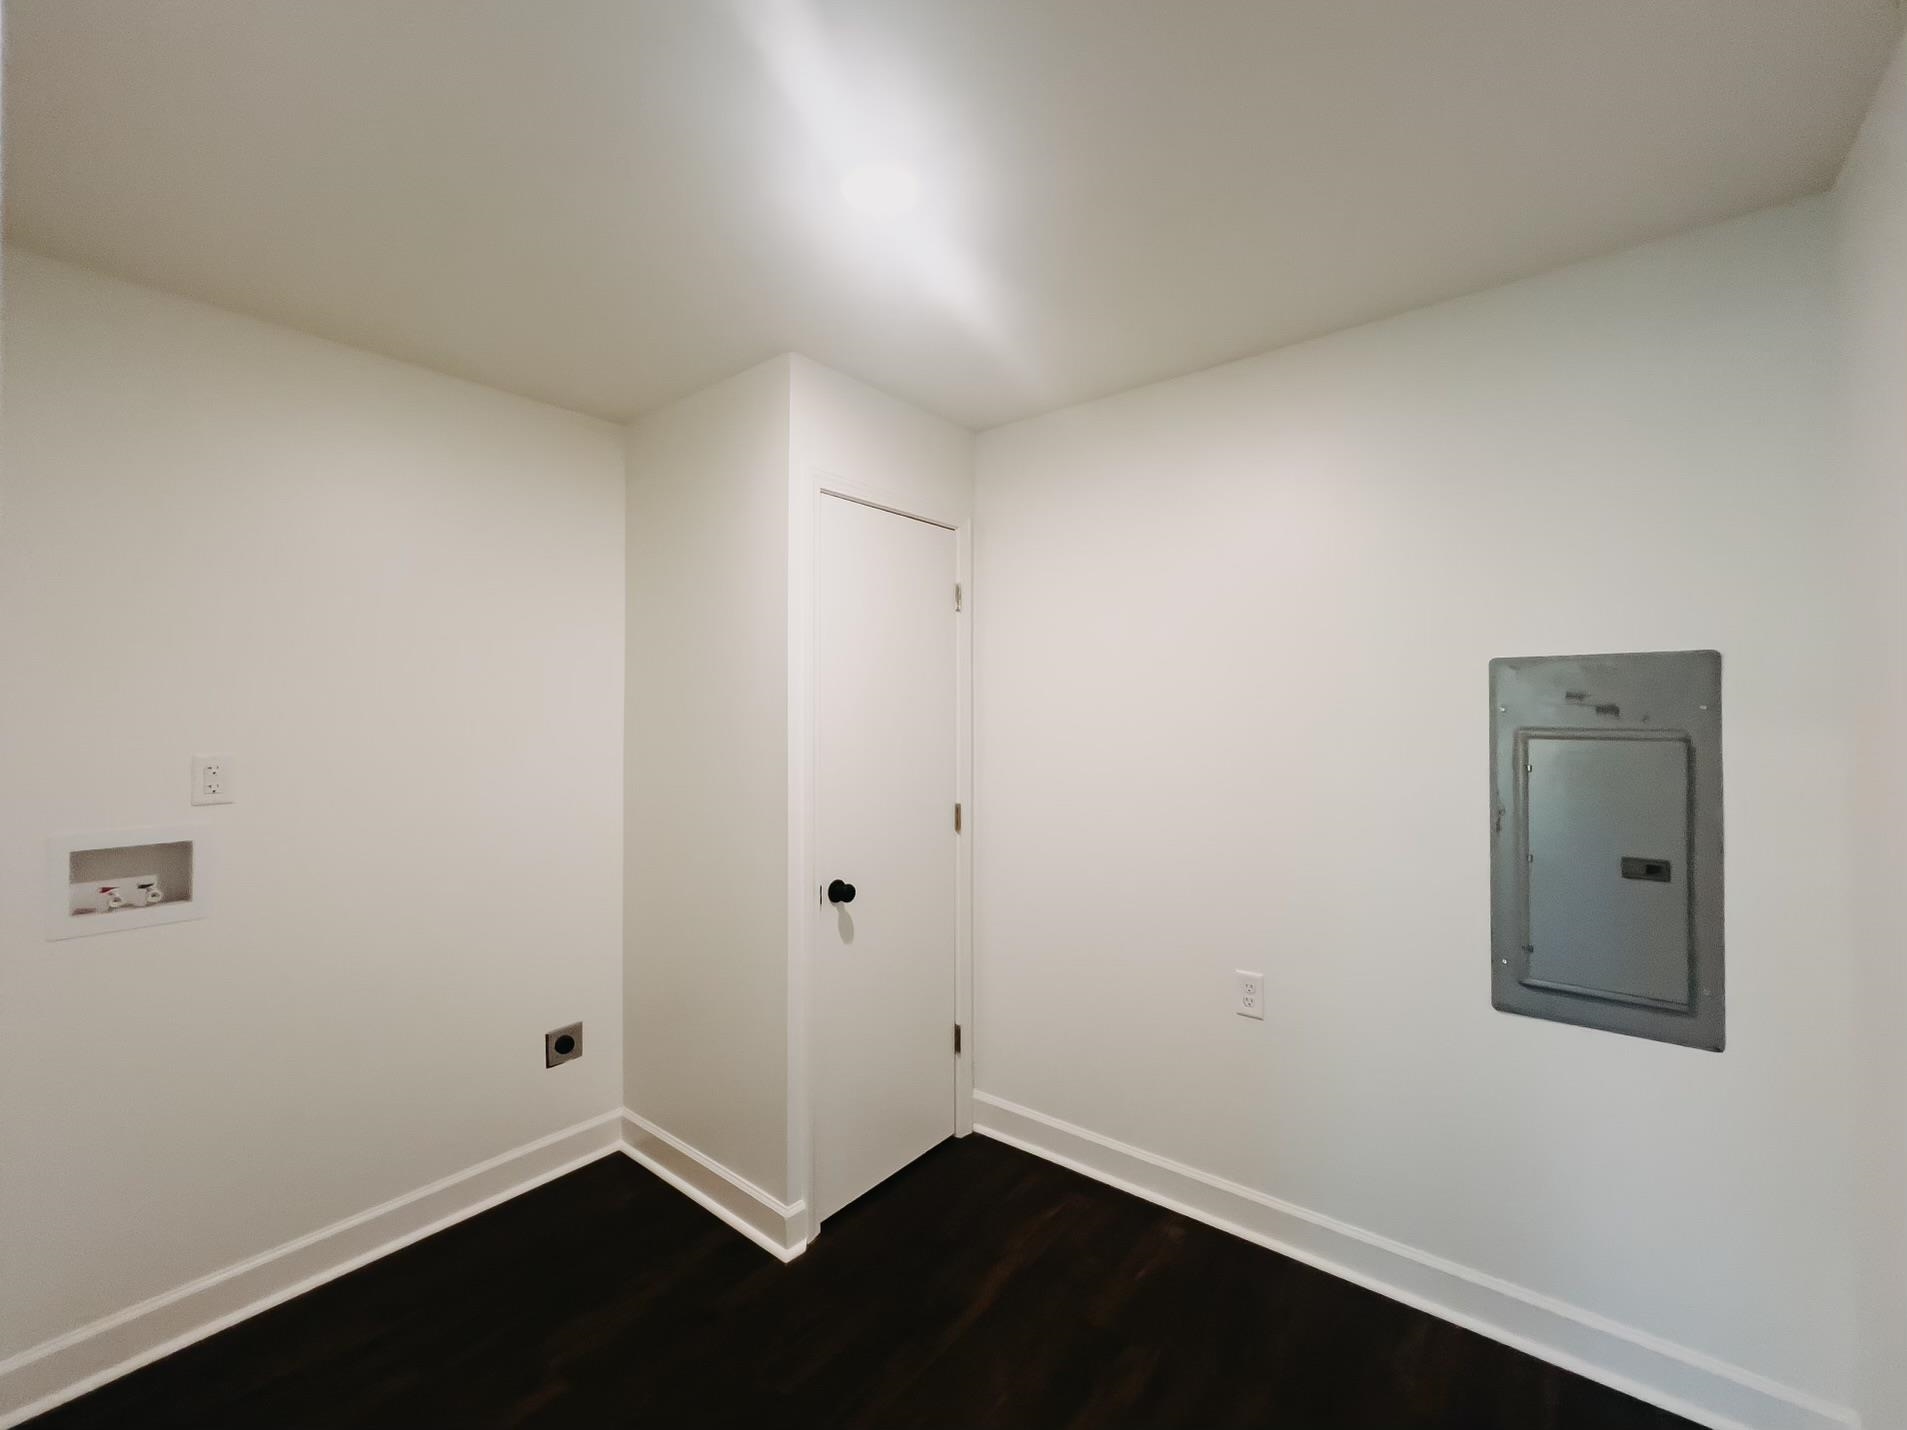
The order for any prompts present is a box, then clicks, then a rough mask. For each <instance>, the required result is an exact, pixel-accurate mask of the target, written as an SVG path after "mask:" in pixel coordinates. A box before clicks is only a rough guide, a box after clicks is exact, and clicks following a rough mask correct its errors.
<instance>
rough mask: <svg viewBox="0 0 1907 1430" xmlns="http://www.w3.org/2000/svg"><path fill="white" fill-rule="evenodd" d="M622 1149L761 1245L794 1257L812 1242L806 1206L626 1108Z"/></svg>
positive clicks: (767, 1249) (781, 1254)
mask: <svg viewBox="0 0 1907 1430" xmlns="http://www.w3.org/2000/svg"><path fill="white" fill-rule="evenodd" d="M621 1116H622V1137H623V1145H622V1150H623V1152H624V1153H626V1154H627V1155H628V1156H629V1157H630V1158H632V1159H633V1160H635V1161H636V1162H638V1163H640V1164H641V1165H642V1166H644V1167H646V1168H648V1170H649V1171H651V1172H654V1173H655V1174H656V1175H657V1176H658V1177H660V1178H662V1180H663V1181H665V1182H667V1183H668V1184H669V1185H670V1186H672V1187H674V1188H675V1189H676V1190H677V1191H678V1192H681V1193H682V1194H683V1195H684V1196H686V1197H689V1198H691V1199H693V1200H694V1201H695V1202H697V1203H698V1204H700V1205H701V1206H702V1208H703V1209H704V1210H706V1211H710V1212H713V1213H714V1214H715V1215H716V1216H718V1217H720V1218H721V1219H722V1220H723V1221H725V1222H727V1223H728V1224H729V1225H730V1226H732V1227H734V1228H735V1230H737V1231H739V1232H740V1233H741V1234H742V1235H743V1236H745V1237H747V1238H748V1239H749V1240H750V1241H752V1242H754V1243H755V1244H756V1245H757V1246H759V1247H761V1248H762V1250H764V1251H766V1252H769V1253H770V1254H771V1255H774V1256H778V1257H780V1258H781V1259H782V1260H783V1261H793V1260H794V1259H795V1258H796V1257H797V1256H799V1255H801V1253H802V1252H803V1251H805V1250H807V1248H808V1241H807V1237H806V1235H805V1230H804V1229H805V1227H806V1225H807V1220H808V1209H807V1207H806V1206H805V1205H804V1204H803V1203H801V1202H793V1203H789V1202H784V1201H782V1200H780V1199H779V1198H778V1197H774V1196H771V1195H770V1194H769V1193H767V1192H765V1191H763V1190H762V1189H761V1188H760V1187H758V1186H756V1185H755V1184H754V1183H753V1182H751V1181H749V1180H748V1178H746V1177H744V1176H742V1175H741V1174H740V1173H739V1172H734V1171H731V1170H730V1169H729V1168H727V1167H724V1166H723V1165H722V1164H721V1163H720V1162H718V1161H716V1160H715V1159H714V1158H713V1157H711V1156H709V1155H708V1154H707V1153H705V1152H702V1151H699V1150H698V1149H697V1148H695V1147H692V1146H690V1145H689V1144H688V1143H687V1142H684V1141H683V1140H682V1139H681V1138H680V1137H677V1136H675V1135H674V1134H673V1133H671V1132H667V1131H664V1130H663V1129H662V1128H660V1127H658V1126H656V1124H655V1123H653V1122H651V1121H649V1119H648V1118H646V1117H642V1116H639V1115H638V1114H636V1113H634V1112H631V1111H630V1110H629V1109H628V1108H626V1107H625V1108H623V1109H622V1114H621Z"/></svg>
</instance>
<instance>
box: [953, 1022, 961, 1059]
mask: <svg viewBox="0 0 1907 1430" xmlns="http://www.w3.org/2000/svg"><path fill="white" fill-rule="evenodd" d="M959 1055H960V1025H959V1024H958V1023H955V1024H954V1056H955V1057H958V1056H959Z"/></svg>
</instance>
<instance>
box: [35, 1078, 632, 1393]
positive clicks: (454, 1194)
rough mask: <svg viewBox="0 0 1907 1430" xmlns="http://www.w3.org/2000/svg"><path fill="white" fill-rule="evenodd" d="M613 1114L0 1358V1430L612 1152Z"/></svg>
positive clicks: (615, 1120) (614, 1145) (615, 1140)
mask: <svg viewBox="0 0 1907 1430" xmlns="http://www.w3.org/2000/svg"><path fill="white" fill-rule="evenodd" d="M620 1122H621V1114H620V1112H607V1113H603V1114H600V1115H598V1116H596V1117H592V1118H590V1119H589V1120H588V1121H586V1122H579V1123H577V1124H576V1125H575V1126H573V1127H566V1128H563V1129H562V1130H561V1131H558V1132H552V1133H550V1134H549V1135H548V1136H546V1137H539V1138H537V1139H536V1140H535V1141H534V1142H526V1143H524V1144H523V1145H522V1146H521V1147H515V1148H512V1149H511V1150H510V1151H508V1152H503V1153H499V1154H498V1155H497V1156H495V1157H491V1158H489V1159H488V1160H486V1161H482V1162H479V1163H477V1164H476V1165H475V1166H473V1167H467V1168H465V1169H464V1170H463V1171H461V1172H454V1173H452V1174H451V1175H450V1176H448V1177H442V1178H439V1179H438V1180H437V1181H435V1182H432V1183H430V1184H429V1185H428V1186H423V1187H419V1188H417V1189H416V1190H415V1191H411V1192H406V1193H404V1194H403V1195H402V1196H399V1197H393V1198H392V1199H391V1200H390V1201H387V1202H384V1203H382V1204H381V1205H378V1206H375V1207H372V1208H370V1209H369V1210H367V1211H362V1212H358V1213H357V1214H355V1215H353V1216H348V1217H345V1218H344V1219H343V1220H342V1221H336V1222H333V1223H331V1224H330V1225H329V1226H325V1227H321V1228H319V1229H318V1230H317V1231H313V1232H308V1233H307V1234H305V1235H304V1236H300V1237H295V1238H293V1239H292V1240H290V1241H287V1242H285V1243H284V1244H283V1245H281V1246H275V1247H273V1248H271V1249H270V1250H269V1251H263V1252H260V1253H258V1254H257V1255H256V1256H251V1257H247V1258H246V1259H245V1260H243V1261H238V1262H234V1263H233V1264H232V1265H230V1266H226V1267H223V1268H221V1269H220V1270H217V1271H213V1272H211V1273H209V1274H208V1275H205V1276H201V1277H199V1278H197V1279H196V1280H193V1281H188V1282H186V1283H185V1285H183V1286H178V1287H175V1288H174V1289H172V1290H170V1291H165V1292H161V1293H160V1294H159V1295H157V1296H152V1297H149V1298H148V1299H146V1300H144V1301H141V1302H139V1303H138V1304H137V1305H134V1306H128V1307H126V1308H125V1309H124V1310H121V1311H115V1312H113V1313H112V1314H110V1315H107V1316H102V1317H100V1318H99V1319H98V1320H96V1321H93V1322H91V1323H89V1324H87V1325H84V1326H81V1327H79V1328H78V1329H77V1330H73V1331H68V1332H66V1333H65V1334H63V1335H59V1336H55V1337H53V1338H52V1339H51V1340H47V1341H42V1342H41V1343H40V1344H39V1345H36V1346H31V1347H29V1348H28V1349H26V1350H24V1351H21V1352H19V1353H18V1354H16V1355H13V1356H10V1357H8V1358H7V1359H6V1360H4V1361H0V1430H3V1428H4V1427H6V1426H10V1425H17V1424H19V1423H20V1422H21V1421H23V1420H26V1419H29V1418H31V1417H32V1416H35V1415H38V1414H40V1413H41V1412H43V1411H46V1410H50V1409H52V1408H53V1407H54V1406H55V1405H59V1404H61V1403H62V1402H64V1401H67V1400H71V1399H72V1398H73V1397H75V1396H77V1395H83V1394H84V1393H85V1392H87V1391H89V1390H92V1389H94V1388H95V1387H97V1386H101V1385H104V1384H105V1383H106V1382H107V1381H109V1380H114V1379H117V1378H118V1377H119V1376H122V1375H125V1374H126V1373H127V1372H128V1371H133V1370H137V1369H138V1368H139V1367H140V1366H142V1365H146V1364H148V1363H149V1362H152V1361H155V1360H158V1359H159V1358H160V1357H161V1356H166V1355H170V1354H171V1353H172V1352H173V1351H176V1350H179V1349H182V1348H183V1347H185V1346H188V1345H191V1344H192V1343H193V1342H194V1341H198V1340H203V1339H204V1338H205V1337H206V1336H209V1335H212V1334H213V1333H215V1332H217V1331H222V1330H224V1329H225V1328H226V1327H227V1326H231V1325H235V1324H237V1323H238V1322H239V1321H242V1320H244V1319H246V1318H247V1317H249V1316H255V1315H257V1314H258V1313H259V1312H260V1311H264V1310H268V1309H269V1308H271V1307H273V1306H276V1305H278V1304H279V1303H280V1302H281V1301H289V1300H290V1299H291V1298H292V1297H294V1296H298V1295H301V1294H303V1293H304V1292H306V1291H309V1290H311V1289H312V1288H313V1287H314V1286H320V1285H322V1284H324V1283H325V1282H326V1281H330V1280H332V1279H334V1278H335V1277H338V1276H342V1275H344V1274H345V1273H346V1272H348V1271H355V1270H356V1269H357V1268H358V1267H360V1266H363V1265H366V1264H367V1263H369V1262H372V1261H375V1260H377V1259H378V1258H379V1257H381V1256H388V1255H389V1254H390V1253H391V1252H393V1251H396V1250H398V1249H399V1248H401V1247H405V1246H409V1245H410V1244H411V1243H412V1242H414V1241H420V1240H422V1239H423V1238H424V1237H427V1236H430V1235H431V1234H432V1233H434V1232H438V1231H442V1230H443V1229H444V1228H445V1227H447V1226H450V1225H452V1224H454V1223H456V1222H460V1221H463V1220H464V1219H465V1218H466V1217H472V1216H475V1215H476V1214H477V1213H478V1212H482V1211H487V1210H489V1209H490V1208H491V1207H494V1206H496V1205H498V1204H499V1203H501V1202H505V1201H508V1200H509V1199H510V1198H511V1197H514V1196H517V1195H519V1194H521V1193H523V1192H527V1191H529V1190H530V1189H531V1188H532V1187H536V1186H540V1185H542V1184H543V1183H544V1182H548V1181H552V1180H554V1179H555V1178H557V1177H560V1176H562V1175H564V1174H565V1173H567V1172H573V1171H575V1170H576V1169H577V1168H578V1167H581V1166H583V1165H585V1164H586V1163H589V1162H593V1161H595V1160H597V1159H598V1158H600V1157H603V1156H606V1155H608V1154H609V1153H611V1152H614V1151H616V1150H617V1149H618V1145H619V1141H618V1134H619V1129H620Z"/></svg>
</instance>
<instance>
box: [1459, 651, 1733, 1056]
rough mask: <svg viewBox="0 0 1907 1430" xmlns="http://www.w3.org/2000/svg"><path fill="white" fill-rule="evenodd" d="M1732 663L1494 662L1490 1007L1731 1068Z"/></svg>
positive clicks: (1674, 655) (1659, 656)
mask: <svg viewBox="0 0 1907 1430" xmlns="http://www.w3.org/2000/svg"><path fill="white" fill-rule="evenodd" d="M1721 756H1722V658H1721V656H1720V655H1719V654H1717V653H1716V652H1715V651H1712V650H1696V651H1648V652H1643V653H1640V654H1633V655H1573V656H1531V657H1524V658H1517V659H1502V660H1493V661H1491V662H1490V759H1491V776H1490V802H1491V815H1492V821H1491V830H1492V834H1491V845H1490V884H1491V921H1490V923H1491V954H1490V988H1491V1000H1492V1002H1494V1003H1495V1005H1496V1006H1497V1007H1498V1008H1500V1009H1502V1010H1503V1011H1505V1012H1507V1013H1522V1014H1525V1015H1527V1016H1529V1017H1533V1018H1549V1019H1552V1020H1554V1021H1557V1022H1563V1023H1579V1024H1582V1025H1584V1026H1586V1027H1591V1028H1602V1029H1606V1030H1607V1031H1609V1032H1613V1033H1628V1034H1631V1035H1633V1036H1635V1037H1640V1038H1655V1039H1658V1040H1660V1041H1662V1042H1669V1043H1682V1044H1686V1045H1687V1046H1689V1047H1694V1048H1708V1049H1712V1050H1714V1051H1716V1052H1720V1051H1721V1049H1722V1044H1723V1001H1722V992H1723V988H1722V761H1721Z"/></svg>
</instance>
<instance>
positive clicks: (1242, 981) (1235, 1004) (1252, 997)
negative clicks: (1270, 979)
mask: <svg viewBox="0 0 1907 1430" xmlns="http://www.w3.org/2000/svg"><path fill="white" fill-rule="evenodd" d="M1232 971H1233V973H1234V974H1235V975H1236V976H1237V979H1238V983H1237V987H1236V988H1235V989H1234V990H1233V994H1232V1011H1233V1012H1234V1013H1236V1014H1238V1016H1239V1017H1241V1018H1258V1019H1263V1018H1264V1016H1265V975H1264V974H1262V973H1247V972H1246V971H1245V970H1244V969H1242V968H1237V969H1233V970H1232Z"/></svg>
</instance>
